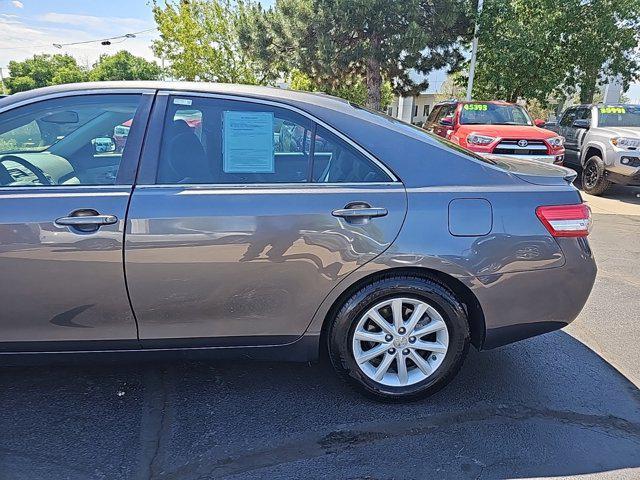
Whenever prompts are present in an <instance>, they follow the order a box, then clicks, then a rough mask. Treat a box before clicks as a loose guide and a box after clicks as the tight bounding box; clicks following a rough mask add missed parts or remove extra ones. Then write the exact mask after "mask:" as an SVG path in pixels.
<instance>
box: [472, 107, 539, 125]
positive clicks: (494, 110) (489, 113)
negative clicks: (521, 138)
mask: <svg viewBox="0 0 640 480" xmlns="http://www.w3.org/2000/svg"><path fill="white" fill-rule="evenodd" d="M460 123H461V124H462V125H533V122H532V121H531V118H529V114H528V113H527V112H526V111H525V110H524V108H522V107H521V106H519V105H510V104H496V103H465V104H464V105H463V106H462V110H461V111H460Z"/></svg>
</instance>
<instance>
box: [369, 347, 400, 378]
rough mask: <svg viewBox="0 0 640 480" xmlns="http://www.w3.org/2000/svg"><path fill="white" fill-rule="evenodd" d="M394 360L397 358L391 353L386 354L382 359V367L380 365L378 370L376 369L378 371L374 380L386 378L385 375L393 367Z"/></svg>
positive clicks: (374, 375)
mask: <svg viewBox="0 0 640 480" xmlns="http://www.w3.org/2000/svg"><path fill="white" fill-rule="evenodd" d="M394 358H395V357H394V356H393V355H391V354H390V353H387V354H385V356H384V358H383V359H382V362H380V365H378V368H376V371H375V373H374V374H373V379H374V380H376V381H380V380H382V377H384V374H385V373H387V371H388V370H389V366H390V365H391V362H393V359H394Z"/></svg>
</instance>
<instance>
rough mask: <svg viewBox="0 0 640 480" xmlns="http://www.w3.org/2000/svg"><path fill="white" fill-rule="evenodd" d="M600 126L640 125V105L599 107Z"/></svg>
mask: <svg viewBox="0 0 640 480" xmlns="http://www.w3.org/2000/svg"><path fill="white" fill-rule="evenodd" d="M598 126H599V127H640V105H623V106H615V107H612V106H604V107H598Z"/></svg>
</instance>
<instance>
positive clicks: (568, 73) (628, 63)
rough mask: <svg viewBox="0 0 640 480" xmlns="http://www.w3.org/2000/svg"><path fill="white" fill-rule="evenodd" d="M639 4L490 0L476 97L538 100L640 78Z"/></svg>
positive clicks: (586, 95) (637, 0)
mask: <svg viewBox="0 0 640 480" xmlns="http://www.w3.org/2000/svg"><path fill="white" fill-rule="evenodd" d="M639 43H640V0H536V1H535V2H533V1H530V0H486V1H485V7H484V10H483V12H482V16H481V19H480V35H479V46H478V64H477V67H476V77H475V80H474V90H473V93H474V97H475V98H477V99H493V98H501V99H505V100H509V101H515V100H517V99H518V98H527V99H536V100H538V101H540V102H542V103H543V104H544V103H546V102H547V101H548V100H549V96H550V95H561V96H564V95H567V94H568V95H571V94H573V93H574V92H575V91H576V89H579V90H580V92H581V93H580V97H581V100H582V101H583V102H585V103H586V102H590V101H591V100H592V99H593V95H594V93H595V92H596V89H597V86H599V85H600V84H602V83H604V82H606V78H607V76H609V75H617V74H620V75H621V76H622V79H623V82H624V83H625V85H628V83H629V82H630V81H632V80H634V79H635V78H638V74H639V72H640V64H639V63H638V51H637V46H638V44H639Z"/></svg>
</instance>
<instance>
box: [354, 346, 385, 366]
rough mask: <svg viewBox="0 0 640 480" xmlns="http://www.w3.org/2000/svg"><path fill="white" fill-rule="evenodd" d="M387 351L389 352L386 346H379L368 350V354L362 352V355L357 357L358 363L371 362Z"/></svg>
mask: <svg viewBox="0 0 640 480" xmlns="http://www.w3.org/2000/svg"><path fill="white" fill-rule="evenodd" d="M386 350H387V346H386V345H378V346H377V347H373V348H372V349H370V350H367V351H366V352H362V353H361V354H360V355H358V356H357V357H356V362H358V363H366V362H370V361H371V360H373V359H374V358H376V357H379V356H380V355H382V354H383V353H384V352H385V351H386Z"/></svg>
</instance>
